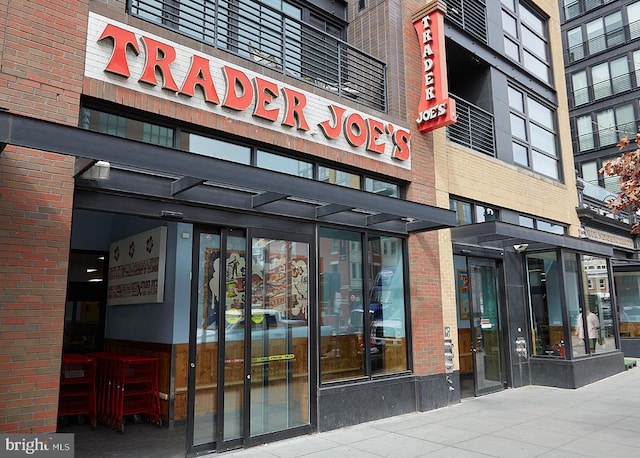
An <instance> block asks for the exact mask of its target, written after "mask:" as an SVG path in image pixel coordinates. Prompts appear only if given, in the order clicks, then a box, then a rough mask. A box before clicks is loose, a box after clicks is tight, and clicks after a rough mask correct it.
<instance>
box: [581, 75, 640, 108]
mask: <svg viewBox="0 0 640 458" xmlns="http://www.w3.org/2000/svg"><path fill="white" fill-rule="evenodd" d="M634 74H635V72H634V73H624V74H622V75H617V76H614V77H613V78H610V79H607V80H604V81H599V82H597V83H595V84H591V85H587V86H584V87H580V88H574V89H573V92H572V94H571V95H570V96H569V107H570V108H574V107H578V106H581V105H584V104H586V103H590V102H593V101H597V100H600V99H603V98H605V97H609V96H611V95H615V94H621V93H623V92H626V91H630V90H631V89H632V87H633V81H634V79H633V78H634ZM635 77H636V81H637V78H638V75H637V74H636V75H635Z"/></svg>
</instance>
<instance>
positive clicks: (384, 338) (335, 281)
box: [319, 228, 408, 382]
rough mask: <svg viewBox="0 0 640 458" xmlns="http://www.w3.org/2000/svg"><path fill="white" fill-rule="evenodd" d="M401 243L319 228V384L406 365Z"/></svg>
mask: <svg viewBox="0 0 640 458" xmlns="http://www.w3.org/2000/svg"><path fill="white" fill-rule="evenodd" d="M403 243H404V242H403V240H402V239H400V238H397V237H386V236H369V237H365V235H364V234H362V233H358V232H351V231H345V230H339V229H329V228H321V229H320V238H319V253H320V256H319V267H320V279H321V285H320V290H319V296H320V314H319V315H320V328H321V332H320V336H321V337H320V341H321V343H320V345H321V349H320V380H321V382H330V381H338V380H345V379H350V378H356V377H365V376H371V375H376V374H387V373H394V372H401V371H406V370H407V369H408V359H407V332H406V307H405V288H404V255H403ZM365 247H366V248H365ZM365 310H366V311H367V312H365Z"/></svg>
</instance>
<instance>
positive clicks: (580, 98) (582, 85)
mask: <svg viewBox="0 0 640 458" xmlns="http://www.w3.org/2000/svg"><path fill="white" fill-rule="evenodd" d="M571 86H572V88H573V105H574V106H576V107H577V106H580V105H582V104H585V103H587V102H588V101H589V85H588V83H587V72H586V70H581V71H579V72H576V73H574V74H572V75H571Z"/></svg>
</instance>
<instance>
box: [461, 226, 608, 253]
mask: <svg viewBox="0 0 640 458" xmlns="http://www.w3.org/2000/svg"><path fill="white" fill-rule="evenodd" d="M451 239H452V241H453V242H454V243H456V242H458V243H468V244H474V245H480V246H487V247H499V248H507V247H509V246H511V247H513V248H514V247H515V246H516V245H524V244H526V245H528V246H527V251H537V250H549V249H555V248H567V249H570V250H575V251H579V252H582V253H589V254H593V255H598V256H605V257H612V256H613V248H612V247H611V246H609V245H605V244H603V243H597V242H592V241H590V240H587V239H582V238H578V237H569V236H566V235H559V234H551V233H549V232H544V231H539V230H536V229H531V228H528V227H522V226H517V225H515V224H509V223H504V222H500V221H490V222H486V223H478V224H468V225H465V226H459V227H456V228H453V229H452V230H451ZM514 249H515V248H514Z"/></svg>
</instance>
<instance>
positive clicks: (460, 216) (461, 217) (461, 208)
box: [449, 199, 500, 226]
mask: <svg viewBox="0 0 640 458" xmlns="http://www.w3.org/2000/svg"><path fill="white" fill-rule="evenodd" d="M449 209H450V210H453V211H455V212H456V222H457V223H458V225H460V226H463V225H465V224H473V223H484V222H486V221H497V220H498V219H499V218H498V216H499V214H500V212H499V210H498V209H497V208H493V207H487V206H484V205H480V204H476V203H470V202H463V201H460V200H456V199H450V200H449Z"/></svg>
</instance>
